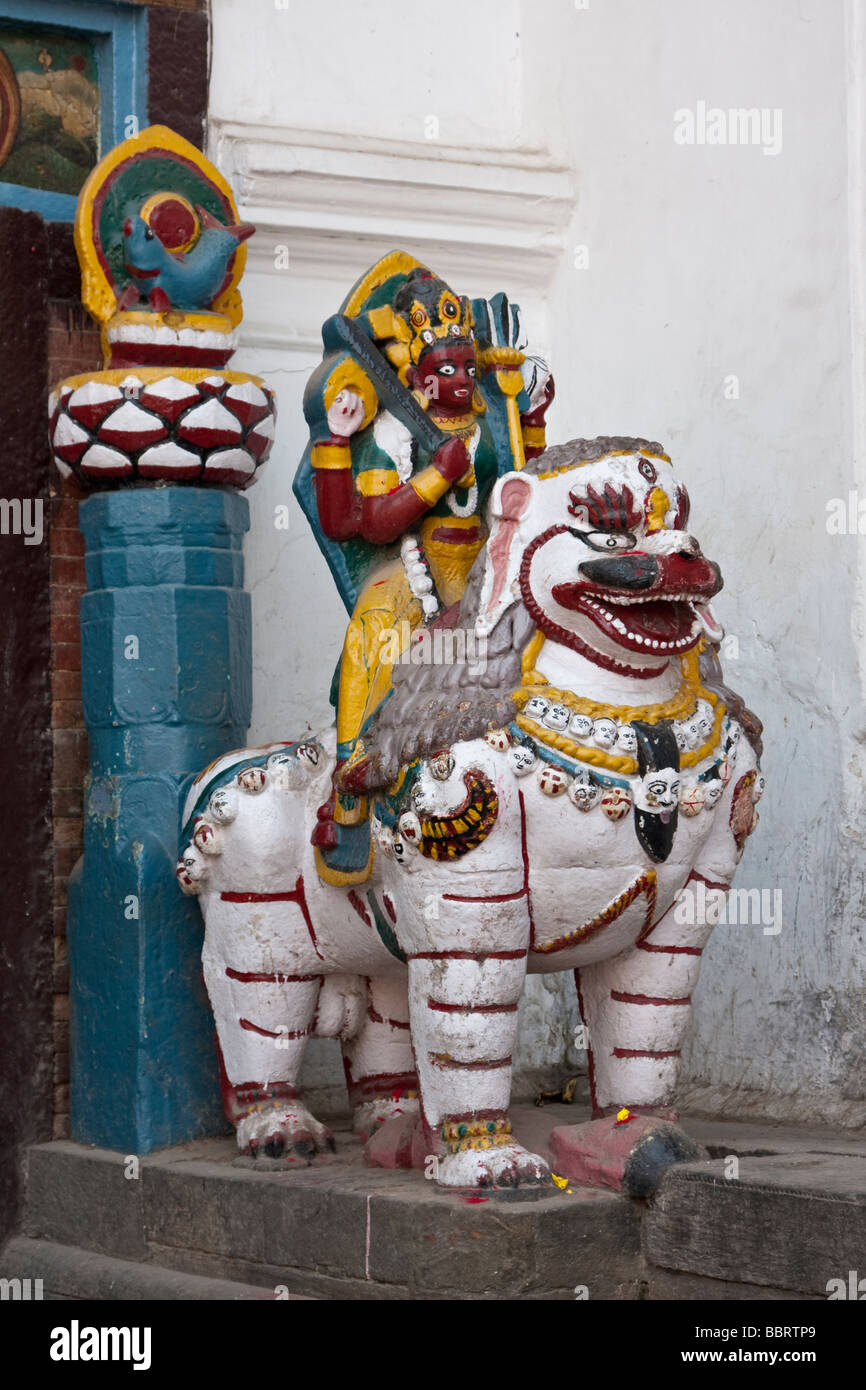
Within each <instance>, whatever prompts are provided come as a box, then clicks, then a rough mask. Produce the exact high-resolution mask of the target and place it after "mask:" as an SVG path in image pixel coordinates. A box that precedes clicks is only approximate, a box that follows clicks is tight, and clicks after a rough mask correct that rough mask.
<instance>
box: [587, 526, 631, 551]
mask: <svg viewBox="0 0 866 1390" xmlns="http://www.w3.org/2000/svg"><path fill="white" fill-rule="evenodd" d="M581 540H582V541H584V542H585V544H586V545H588V546H590V547H591V548H592V549H593V550H634V548H635V546H636V544H637V542H636V540H635V538H634V535H633V534H632V532H631V531H584V533H583V535H582V536H581Z"/></svg>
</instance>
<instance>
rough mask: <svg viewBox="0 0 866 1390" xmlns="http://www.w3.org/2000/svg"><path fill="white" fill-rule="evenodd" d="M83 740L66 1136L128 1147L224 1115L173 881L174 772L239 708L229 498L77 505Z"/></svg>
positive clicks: (195, 961)
mask: <svg viewBox="0 0 866 1390" xmlns="http://www.w3.org/2000/svg"><path fill="white" fill-rule="evenodd" d="M80 521H81V529H82V531H83V533H84V537H85V541H86V546H87V583H88V592H87V593H86V594H85V595H84V597H83V599H82V602H81V646H82V698H83V705H84V718H85V722H86V724H87V730H88V736H89V740H90V773H89V776H88V780H87V787H86V795H85V823H84V858H83V860H82V861H81V863H80V864H79V868H78V871H77V872H76V875H75V878H74V881H73V884H72V886H71V888H70V903H69V927H68V936H69V964H70V983H71V1008H72V1025H71V1041H70V1048H71V1055H70V1064H71V1073H72V1076H73V1077H74V1086H73V1089H72V1094H71V1114H70V1124H71V1132H72V1137H73V1138H74V1139H77V1140H79V1141H81V1142H84V1143H92V1144H99V1145H102V1146H105V1147H108V1148H113V1149H121V1150H123V1151H125V1152H130V1153H146V1152H148V1151H150V1150H151V1149H154V1148H158V1147H161V1146H163V1145H166V1144H172V1143H176V1142H179V1141H181V1140H185V1139H189V1138H191V1137H193V1136H194V1135H196V1134H202V1133H213V1132H219V1130H220V1129H222V1128H224V1120H223V1116H222V1103H221V1100H220V1094H219V1084H218V1064H217V1056H216V1048H215V1041H214V1033H213V1023H212V1018H211V1012H210V1008H209V1005H208V1002H207V997H206V994H205V990H204V985H203V982H202V978H201V937H202V928H201V920H200V914H199V912H198V908H197V904H195V903H194V902H192V901H190V900H188V899H186V898H184V897H183V896H182V895H181V894H180V893H179V892H178V889H177V882H176V879H175V864H176V861H177V853H178V830H179V818H180V810H181V806H182V804H183V798H184V795H185V792H186V789H187V787H188V785H189V782H190V780H191V778H192V777H193V776H194V775H195V774H196V773H197V772H198V771H199V770H200V768H201V767H202V766H204V765H206V764H207V763H208V762H210V761H211V760H213V759H214V758H216V757H217V756H219V755H220V754H221V753H224V752H225V751H226V749H228V748H232V747H234V746H236V745H238V744H242V743H243V741H244V738H245V735H246V731H247V727H248V725H249V720H250V704H251V687H250V669H251V645H250V600H249V595H248V594H246V593H244V591H243V587H242V586H243V555H242V550H241V546H242V541H243V534H244V532H245V531H246V530H247V529H248V527H249V506H248V503H247V501H246V498H244V497H241V496H239V495H236V494H233V493H230V492H228V491H223V490H213V491H202V490H199V489H194V488H180V487H166V488H161V489H150V488H148V489H136V490H134V491H124V492H113V493H102V494H98V495H96V496H94V497H91V498H89V499H88V500H87V501H85V502H83V503H82V504H81V508H80Z"/></svg>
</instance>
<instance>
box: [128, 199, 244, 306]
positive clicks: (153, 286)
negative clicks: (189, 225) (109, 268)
mask: <svg viewBox="0 0 866 1390" xmlns="http://www.w3.org/2000/svg"><path fill="white" fill-rule="evenodd" d="M196 212H197V213H198V215H199V218H200V219H201V232H200V234H199V237H198V240H197V241H196V243H195V245H194V246H193V247H192V248H191V249H190V250H189V251H185V252H171V251H168V250H167V249H166V247H165V246H163V244H162V242H161V241H160V239H159V237H158V236H157V235H156V233H155V232H154V231H153V229H152V228H151V227H149V226H148V224H147V222H145V220H144V218H143V217H141V216H140V215H139V214H138V213H135V214H133V215H131V216H129V217H127V218H126V219H125V220H124V223H123V236H124V259H125V265H126V269H127V270H128V272H129V274H130V276H131V277H132V279H131V280H130V281H129V284H128V285H127V286H126V288H125V289H124V291H123V293H122V294H121V296H120V299H119V300H118V305H117V307H118V309H121V310H123V309H128V308H129V307H130V305H132V304H135V303H137V302H138V301H139V300H141V299H146V300H147V301H148V303H149V304H150V307H151V308H152V309H155V310H156V311H157V312H158V313H165V311H166V310H167V309H189V310H195V309H199V310H202V309H209V308H210V306H211V304H212V303H213V300H214V298H215V296H216V294H217V293H218V291H219V289H220V287H221V285H222V284H223V281H224V280H225V275H226V268H227V266H228V263H229V261H230V259H231V257H232V256H233V255H234V253H235V251H236V250H237V248H238V244H239V243H240V242H241V241H244V240H245V239H246V238H247V237H248V236H252V234H253V232H254V231H255V227H254V226H253V225H252V223H250V222H238V223H236V224H235V225H234V226H231V227H226V226H223V224H222V223H221V222H218V221H217V219H216V218H215V217H213V216H212V215H211V214H210V213H209V212H207V211H206V209H205V208H203V207H199V206H197V207H196Z"/></svg>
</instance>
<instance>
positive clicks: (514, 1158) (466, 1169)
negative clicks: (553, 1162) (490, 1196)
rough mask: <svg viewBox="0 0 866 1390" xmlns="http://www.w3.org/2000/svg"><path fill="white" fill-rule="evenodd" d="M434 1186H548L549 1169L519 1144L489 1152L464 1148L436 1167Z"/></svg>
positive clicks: (549, 1179)
mask: <svg viewBox="0 0 866 1390" xmlns="http://www.w3.org/2000/svg"><path fill="white" fill-rule="evenodd" d="M436 1181H437V1186H439V1187H441V1188H445V1189H447V1190H454V1189H458V1190H460V1189H463V1190H466V1189H472V1190H473V1191H474V1190H476V1189H478V1188H487V1189H490V1188H492V1189H494V1190H495V1189H497V1188H500V1189H513V1188H517V1187H547V1186H550V1185H551V1177H550V1169H549V1168H548V1166H547V1164H546V1163H545V1161H544V1159H543V1158H541V1156H540V1155H539V1154H534V1153H530V1152H529V1150H528V1149H525V1148H524V1147H523V1145H522V1144H516V1143H511V1144H502V1145H500V1146H499V1147H496V1148H490V1149H466V1150H464V1151H463V1152H461V1153H456V1154H449V1155H448V1156H447V1157H446V1158H441V1159H440V1160H439V1164H438V1172H437V1178H436Z"/></svg>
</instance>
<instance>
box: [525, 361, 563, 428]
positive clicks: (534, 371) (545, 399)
mask: <svg viewBox="0 0 866 1390" xmlns="http://www.w3.org/2000/svg"><path fill="white" fill-rule="evenodd" d="M520 373H521V376H522V377H523V385H524V387H525V388H526V390H527V391H528V392H529V409H528V410H527V411H526V412H525V413H526V414H527V415H534V414H535V412H536V411H540V412H541V414H542V416H543V414H544V412H545V411H546V409H547V407H548V406H549V405H550V402H551V401H552V400H553V397H554V395H555V394H556V388H555V386H554V384H553V377H552V376H551V373H550V368H549V366H548V365H547V363H546V362H545V361H544V358H543V357H527V358H526V360H525V362H524V363H523V366H522V367H521V369H520Z"/></svg>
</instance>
